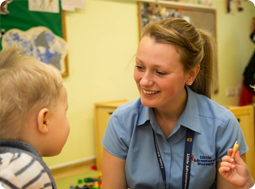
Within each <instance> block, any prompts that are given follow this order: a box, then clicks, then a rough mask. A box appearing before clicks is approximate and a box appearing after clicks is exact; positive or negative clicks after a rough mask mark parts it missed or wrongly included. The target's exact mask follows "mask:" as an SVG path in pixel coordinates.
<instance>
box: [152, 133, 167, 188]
mask: <svg viewBox="0 0 255 189" xmlns="http://www.w3.org/2000/svg"><path fill="white" fill-rule="evenodd" d="M152 131H153V138H154V144H155V149H156V154H157V157H158V164H159V167H160V171H161V175H162V178H163V182H164V186H165V189H166V171H165V166H164V162H163V159H162V157H161V154H160V151H159V146H158V143H157V139H156V134H155V132H154V130H153V129H152Z"/></svg>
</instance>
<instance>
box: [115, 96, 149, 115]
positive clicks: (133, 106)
mask: <svg viewBox="0 0 255 189" xmlns="http://www.w3.org/2000/svg"><path fill="white" fill-rule="evenodd" d="M143 108H144V105H143V104H142V103H141V100H140V98H138V99H136V100H133V101H130V102H127V103H124V104H121V105H120V106H118V107H117V108H116V110H115V111H114V112H113V115H118V116H125V115H126V114H137V113H139V112H140V111H141V110H142V109H143Z"/></svg>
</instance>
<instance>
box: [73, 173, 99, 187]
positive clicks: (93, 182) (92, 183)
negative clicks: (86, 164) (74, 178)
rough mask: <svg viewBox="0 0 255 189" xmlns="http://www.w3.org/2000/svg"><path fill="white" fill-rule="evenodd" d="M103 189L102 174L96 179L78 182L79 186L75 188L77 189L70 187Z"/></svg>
mask: <svg viewBox="0 0 255 189" xmlns="http://www.w3.org/2000/svg"><path fill="white" fill-rule="evenodd" d="M83 182H84V183H85V184H84V185H83V186H81V185H82V184H83ZM101 188H102V173H100V174H98V175H97V177H96V178H91V177H87V178H84V179H83V180H82V179H79V180H78V185H77V186H75V188H74V187H73V186H70V188H69V189H101Z"/></svg>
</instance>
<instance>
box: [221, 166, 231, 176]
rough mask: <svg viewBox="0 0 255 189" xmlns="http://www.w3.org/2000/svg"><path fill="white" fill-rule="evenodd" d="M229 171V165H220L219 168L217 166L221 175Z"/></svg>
mask: <svg viewBox="0 0 255 189" xmlns="http://www.w3.org/2000/svg"><path fill="white" fill-rule="evenodd" d="M229 171H230V168H229V167H220V168H219V173H220V174H221V175H222V176H224V175H226V174H227V173H228V172H229Z"/></svg>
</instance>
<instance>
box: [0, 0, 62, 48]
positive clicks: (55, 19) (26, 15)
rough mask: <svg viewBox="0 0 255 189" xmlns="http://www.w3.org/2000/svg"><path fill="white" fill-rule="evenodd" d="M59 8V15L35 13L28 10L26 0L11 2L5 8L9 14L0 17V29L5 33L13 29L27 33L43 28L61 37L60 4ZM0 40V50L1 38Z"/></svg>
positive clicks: (0, 45) (0, 46)
mask: <svg viewBox="0 0 255 189" xmlns="http://www.w3.org/2000/svg"><path fill="white" fill-rule="evenodd" d="M59 6H60V7H59V10H60V12H59V13H48V12H36V11H29V10H28V0H13V1H12V2H11V3H10V4H8V7H7V10H8V11H9V14H7V15H0V29H5V31H6V32H7V31H8V30H10V29H14V28H16V29H20V30H22V31H27V30H29V29H30V28H32V27H36V26H45V27H47V28H49V29H50V30H51V31H52V32H53V33H54V34H56V35H58V36H60V37H63V33H62V23H61V3H60V2H59ZM0 40H1V44H0V50H1V49H2V38H1V39H0Z"/></svg>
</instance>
